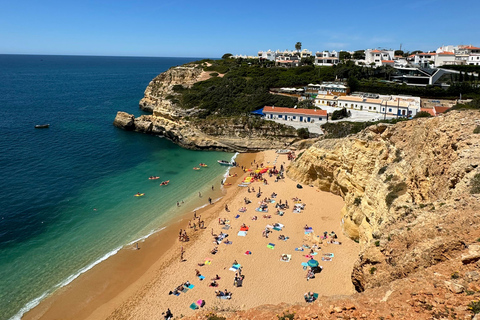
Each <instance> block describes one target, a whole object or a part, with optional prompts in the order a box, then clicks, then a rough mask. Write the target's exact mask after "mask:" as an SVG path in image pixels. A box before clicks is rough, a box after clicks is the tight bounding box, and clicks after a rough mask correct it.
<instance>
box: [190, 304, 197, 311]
mask: <svg viewBox="0 0 480 320" xmlns="http://www.w3.org/2000/svg"><path fill="white" fill-rule="evenodd" d="M190 309H192V310H197V309H198V306H197V304H196V303H195V302H194V303H192V304H191V305H190Z"/></svg>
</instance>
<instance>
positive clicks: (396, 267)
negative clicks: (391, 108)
mask: <svg viewBox="0 0 480 320" xmlns="http://www.w3.org/2000/svg"><path fill="white" fill-rule="evenodd" d="M479 123H480V119H479V112H478V111H469V112H451V113H448V114H446V115H444V116H441V117H437V118H424V119H418V120H412V121H406V122H401V123H398V124H396V125H393V126H390V125H377V126H372V127H369V128H368V129H366V130H364V131H362V132H361V133H359V134H357V135H354V136H351V137H347V138H344V139H332V140H323V141H319V142H317V143H316V144H314V145H313V146H312V147H310V148H309V149H307V150H306V151H305V152H304V153H303V154H301V156H299V157H298V159H297V160H296V161H295V162H294V163H293V164H292V165H291V166H290V167H289V169H288V172H287V173H288V175H289V176H290V177H292V178H294V179H296V180H298V181H300V182H303V183H306V184H313V185H315V186H317V187H318V188H320V189H322V190H326V191H330V192H333V193H335V194H338V195H340V196H342V197H343V198H344V200H345V207H344V208H343V220H342V222H343V228H344V232H345V233H346V234H347V235H348V236H349V237H351V238H353V239H355V240H358V241H359V242H360V244H361V247H362V252H361V254H360V257H359V260H358V262H357V264H356V266H355V268H354V272H353V274H352V281H353V283H354V285H355V286H356V288H357V290H358V291H363V290H365V289H366V288H371V287H376V286H379V285H381V284H383V283H388V282H390V281H392V280H395V279H399V278H403V277H405V276H406V275H408V274H410V273H412V272H414V271H416V270H418V269H419V268H424V267H429V266H431V265H434V264H436V263H439V262H441V261H445V260H448V257H449V256H451V255H452V254H454V253H455V252H457V251H460V250H462V249H464V248H465V244H466V243H467V242H468V241H467V240H466V238H465V239H463V238H462V236H463V237H467V236H468V233H469V232H471V231H472V230H471V226H476V225H477V224H478V222H479V221H478V216H477V214H474V213H475V212H476V211H478V208H479V202H478V195H475V194H471V193H470V188H471V183H472V179H473V177H474V176H475V174H478V173H479V172H480V170H479V168H478V165H479V164H480V136H479V135H478V134H474V133H473V130H474V129H475V128H476V126H478V124H479ZM372 268H373V269H372Z"/></svg>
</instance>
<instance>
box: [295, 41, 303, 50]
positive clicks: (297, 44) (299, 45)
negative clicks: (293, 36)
mask: <svg viewBox="0 0 480 320" xmlns="http://www.w3.org/2000/svg"><path fill="white" fill-rule="evenodd" d="M295 50H297V51H300V50H302V43H301V42H297V43H295Z"/></svg>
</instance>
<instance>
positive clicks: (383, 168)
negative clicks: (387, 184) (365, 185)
mask: <svg viewBox="0 0 480 320" xmlns="http://www.w3.org/2000/svg"><path fill="white" fill-rule="evenodd" d="M387 169H388V166H383V167H381V168H380V170H378V174H380V175H381V174H384V173H385V171H387Z"/></svg>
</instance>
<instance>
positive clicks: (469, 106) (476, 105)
mask: <svg viewBox="0 0 480 320" xmlns="http://www.w3.org/2000/svg"><path fill="white" fill-rule="evenodd" d="M479 109H480V98H475V99H473V100H472V101H471V102H468V103H465V104H463V103H459V104H456V105H454V106H453V107H451V108H450V109H448V110H447V111H445V113H447V112H450V111H454V110H479Z"/></svg>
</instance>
